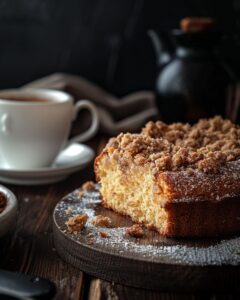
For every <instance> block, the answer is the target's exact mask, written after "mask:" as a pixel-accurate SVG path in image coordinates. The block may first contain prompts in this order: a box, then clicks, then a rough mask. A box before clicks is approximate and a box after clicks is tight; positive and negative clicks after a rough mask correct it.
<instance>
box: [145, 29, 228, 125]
mask: <svg viewBox="0 0 240 300" xmlns="http://www.w3.org/2000/svg"><path fill="white" fill-rule="evenodd" d="M171 35H172V38H173V41H174V45H175V50H174V52H173V53H172V54H171V53H170V51H169V50H168V49H169V47H168V46H167V43H166V40H163V39H162V38H161V37H160V36H158V35H157V34H156V33H155V32H154V31H150V32H149V36H150V37H151V39H152V42H153V45H154V48H155V51H156V53H157V62H158V67H159V69H158V70H159V71H158V75H157V80H156V94H157V97H156V99H157V106H158V108H159V112H160V115H161V117H162V119H163V120H164V121H166V122H176V121H183V122H190V123H192V122H195V121H197V120H198V119H199V118H202V117H211V116H213V115H216V114H220V115H223V116H224V114H225V106H226V98H227V90H228V86H229V84H230V83H231V82H232V81H233V78H232V76H230V73H229V72H228V70H227V69H226V67H225V66H224V65H223V63H222V62H221V60H220V59H219V58H218V56H217V55H216V51H215V50H216V45H217V43H218V41H219V40H220V34H219V33H217V32H216V31H204V32H185V31H183V30H181V29H175V30H172V32H171Z"/></svg>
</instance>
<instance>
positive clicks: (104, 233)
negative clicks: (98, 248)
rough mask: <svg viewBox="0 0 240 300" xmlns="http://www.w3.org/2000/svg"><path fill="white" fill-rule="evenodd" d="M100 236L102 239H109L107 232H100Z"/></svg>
mask: <svg viewBox="0 0 240 300" xmlns="http://www.w3.org/2000/svg"><path fill="white" fill-rule="evenodd" d="M99 235H100V237H102V238H107V237H108V233H107V232H105V231H100V232H99Z"/></svg>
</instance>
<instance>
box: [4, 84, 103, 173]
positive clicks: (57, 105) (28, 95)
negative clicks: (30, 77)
mask: <svg viewBox="0 0 240 300" xmlns="http://www.w3.org/2000/svg"><path fill="white" fill-rule="evenodd" d="M4 98H5V99H4ZM6 98H7V99H19V98H21V99H25V100H26V101H18V100H6ZM31 99H35V100H37V99H40V100H42V101H28V100H31ZM81 109H88V110H89V111H90V113H91V116H92V123H91V126H90V128H89V129H88V130H87V131H85V132H84V133H82V134H80V135H78V136H75V137H74V138H73V139H71V140H70V141H68V140H67V139H68V136H69V132H70V129H71V123H72V121H73V120H74V119H75V118H76V116H77V114H78V112H79V111H80V110H81ZM98 127H99V118H98V113H97V109H96V107H95V106H94V105H93V104H92V103H91V102H90V101H88V100H80V101H78V102H77V103H76V104H74V100H73V98H72V97H71V96H70V95H69V94H67V93H65V92H62V91H55V90H48V89H24V90H3V91H0V168H5V169H34V168H41V167H47V166H50V165H51V164H52V163H53V161H54V159H55V158H56V156H57V155H58V154H59V152H60V151H61V150H62V149H63V148H64V147H66V145H67V144H68V143H71V142H84V141H86V140H88V139H90V138H91V137H92V136H93V135H94V134H95V133H96V131H97V130H98Z"/></svg>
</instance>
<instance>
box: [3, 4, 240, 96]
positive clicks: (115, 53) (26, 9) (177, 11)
mask: <svg viewBox="0 0 240 300" xmlns="http://www.w3.org/2000/svg"><path fill="white" fill-rule="evenodd" d="M192 15H193V16H211V17H214V18H216V20H217V23H218V26H219V28H220V29H222V30H223V31H224V32H225V36H224V41H223V44H222V45H221V49H220V50H221V51H220V53H221V55H222V56H223V57H224V58H225V60H226V61H227V62H228V63H229V64H230V65H231V67H232V69H233V70H234V72H235V73H236V74H237V76H238V77H239V76H240V1H239V0H222V1H219V0H212V1H211V0H208V1H203V0H198V1H192V0H188V1H186V0H185V1H183V0H167V1H160V0H158V1H153V0H145V1H144V0H0V89H2V88H9V87H18V86H21V85H22V84H24V83H27V82H29V81H31V80H34V79H36V78H39V77H42V76H45V75H48V74H51V73H54V72H68V73H74V74H80V75H81V76H84V77H86V78H88V79H90V80H92V81H94V82H96V83H98V84H100V85H101V86H103V87H105V88H107V89H108V90H109V91H111V92H114V93H116V94H118V95H123V94H125V93H127V92H130V91H135V90H138V89H146V88H147V89H148V88H153V85H154V78H155V72H156V66H155V57H154V52H153V49H152V46H151V43H150V40H149V38H148V37H147V35H146V32H147V30H148V29H150V28H155V29H157V30H158V31H159V32H161V31H162V32H168V31H169V30H170V29H172V28H175V27H178V24H179V20H180V19H181V18H182V17H185V16H192Z"/></svg>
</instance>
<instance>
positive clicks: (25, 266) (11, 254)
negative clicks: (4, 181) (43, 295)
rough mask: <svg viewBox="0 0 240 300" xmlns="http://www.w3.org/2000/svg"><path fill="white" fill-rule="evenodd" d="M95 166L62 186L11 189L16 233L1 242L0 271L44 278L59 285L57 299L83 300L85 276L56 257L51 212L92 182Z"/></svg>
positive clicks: (15, 187) (11, 187) (72, 177)
mask: <svg viewBox="0 0 240 300" xmlns="http://www.w3.org/2000/svg"><path fill="white" fill-rule="evenodd" d="M92 176H93V174H92V165H91V166H89V167H88V168H87V169H85V170H83V172H82V173H80V174H76V175H73V176H71V177H70V178H69V179H68V180H66V181H65V182H64V184H63V183H58V184H54V185H49V186H41V187H40V186H39V187H17V186H10V185H8V188H10V189H11V190H12V191H13V192H14V193H15V194H16V195H17V198H18V203H19V212H18V219H17V224H16V229H15V232H14V234H13V236H12V237H11V239H10V240H8V241H7V242H6V240H5V241H4V244H2V243H1V242H0V248H1V257H0V268H3V269H7V270H12V271H19V272H23V273H28V274H32V275H37V276H42V277H46V278H49V279H50V280H52V281H54V282H55V284H56V285H57V288H58V289H57V291H58V292H57V295H56V299H81V297H83V294H82V293H83V284H84V275H83V273H82V272H80V271H79V270H77V269H76V268H74V267H72V266H71V265H69V264H66V263H65V262H64V261H62V259H61V258H60V257H59V256H58V254H57V253H56V249H55V247H54V244H53V239H52V212H53V208H54V206H55V205H56V203H57V201H58V200H59V197H62V196H64V195H65V194H66V193H68V192H70V191H71V190H72V189H74V188H76V187H78V186H79V185H81V184H82V183H83V182H84V181H85V180H86V179H91V178H92Z"/></svg>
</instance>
